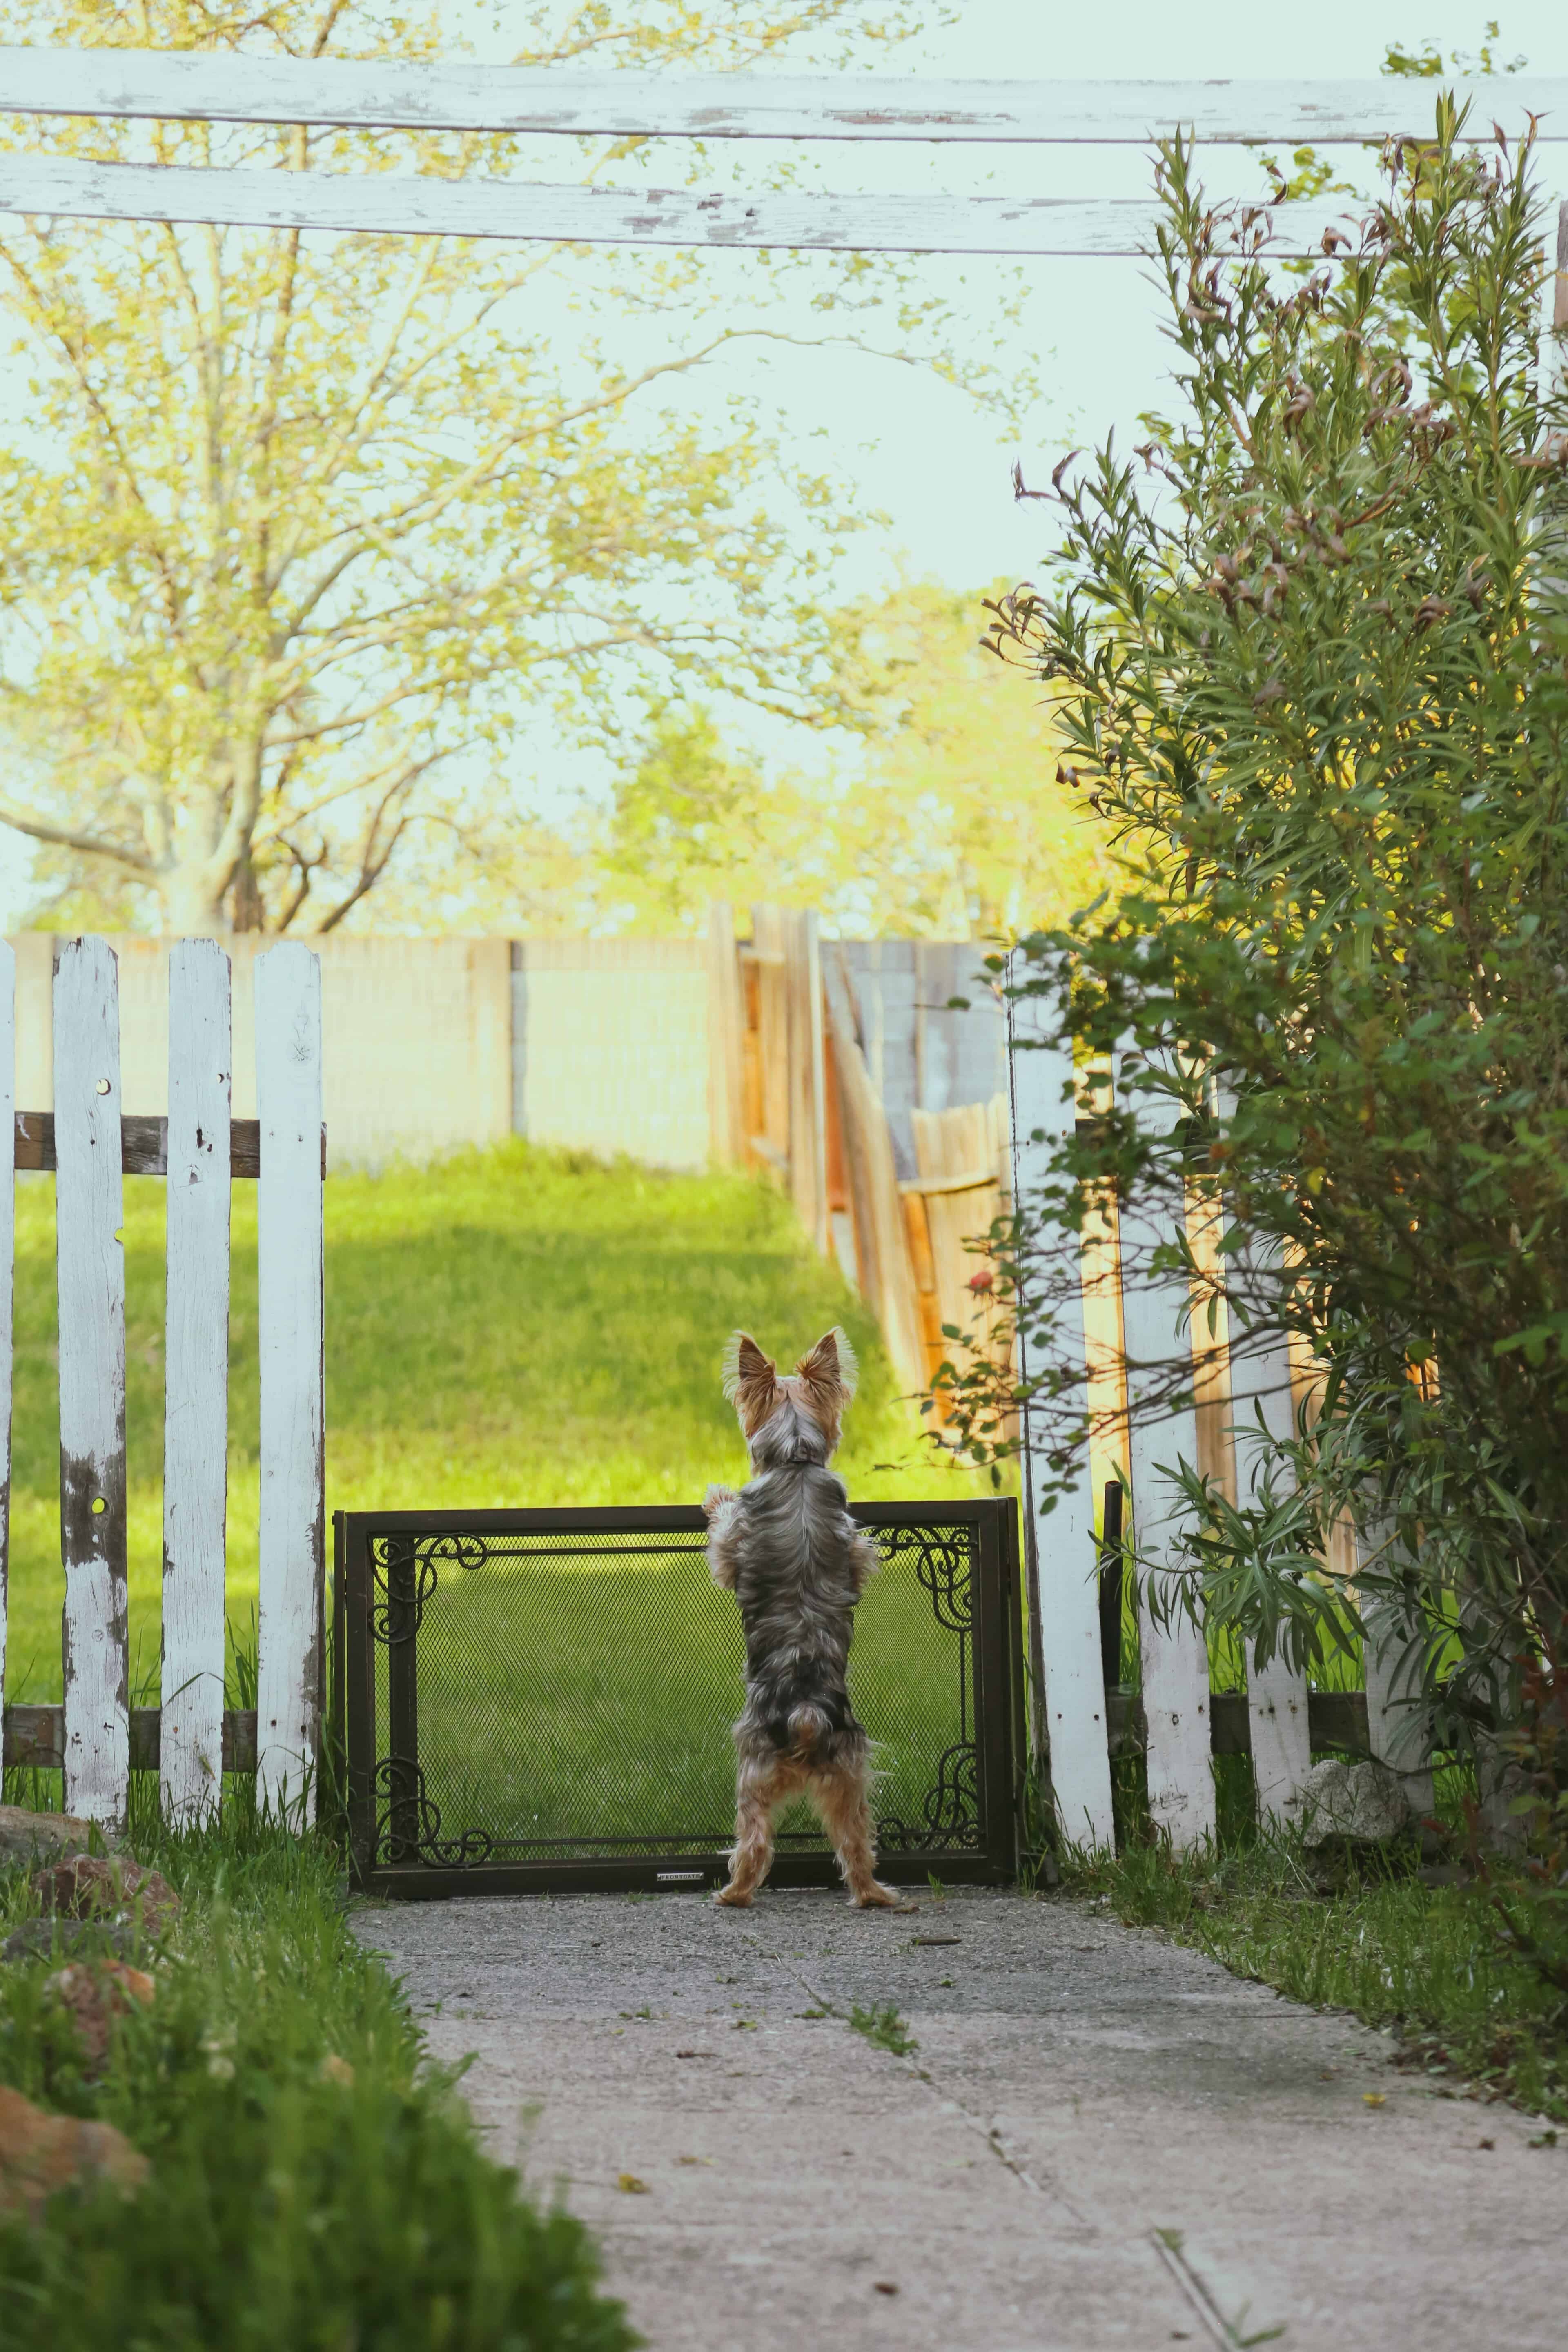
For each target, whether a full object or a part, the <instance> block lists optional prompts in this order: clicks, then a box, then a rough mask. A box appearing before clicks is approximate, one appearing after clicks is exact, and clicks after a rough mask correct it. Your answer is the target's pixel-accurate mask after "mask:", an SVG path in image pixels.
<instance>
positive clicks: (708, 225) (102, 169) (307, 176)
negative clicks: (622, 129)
mask: <svg viewBox="0 0 1568 2352" xmlns="http://www.w3.org/2000/svg"><path fill="white" fill-rule="evenodd" d="M1265 201H1266V199H1265V195H1264V193H1263V192H1262V191H1260V192H1259V194H1258V202H1257V206H1256V207H1255V209H1256V210H1257V211H1258V215H1259V216H1260V217H1261V215H1262V213H1263V208H1264V205H1265ZM0 213H22V214H48V215H54V216H56V217H58V218H61V219H75V220H125V221H137V220H145V221H164V222H168V223H171V224H173V225H174V226H193V227H195V226H201V225H203V224H206V223H217V224H222V225H226V226H233V227H243V228H300V229H323V230H330V231H337V232H348V231H357V232H359V233H361V234H363V235H366V236H461V237H500V238H507V239H513V240H517V241H520V242H522V243H525V244H547V245H668V246H679V247H695V246H712V247H737V248H741V249H748V250H750V249H755V250H766V249H769V248H776V249H793V250H803V251H822V252H839V253H856V252H863V253H870V252H876V253H972V254H986V253H989V254H999V255H1009V254H1010V255H1014V256H1016V257H1025V256H1041V257H1043V256H1050V255H1056V256H1059V257H1073V256H1081V257H1093V256H1096V255H1099V256H1100V257H1104V258H1106V259H1116V258H1118V257H1121V258H1131V257H1135V256H1137V255H1139V254H1143V253H1147V252H1149V251H1151V250H1152V247H1153V244H1154V232H1155V229H1156V227H1157V226H1159V224H1160V223H1161V222H1162V221H1163V218H1164V215H1163V211H1162V210H1161V207H1160V206H1159V205H1157V204H1155V203H1153V202H1152V201H1151V200H1150V199H1149V198H1148V197H1143V196H1134V197H1125V198H1124V197H1118V196H1018V197H1011V196H963V195H948V194H930V195H927V194H917V195H903V194H846V195H829V194H817V193H816V192H813V191H801V190H794V189H780V190H775V191H770V192H768V193H766V194H759V195H754V196H747V195H731V194H712V193H705V192H703V191H702V190H700V189H696V188H604V187H592V186H581V185H566V186H561V187H550V186H541V185H538V184H534V183H531V182H530V181H526V180H442V179H437V178H418V177H416V176H414V175H413V174H411V173H392V172H389V173H367V174H364V175H363V176H361V175H350V174H349V173H329V172H265V171H222V170H201V169H190V168H187V167H185V166H184V165H180V164H158V163H79V162H76V161H65V160H61V159H59V158H58V157H55V156H40V155H18V154H0ZM1350 218H1351V216H1350V215H1347V213H1346V210H1345V207H1344V205H1342V204H1339V205H1336V204H1334V203H1332V202H1330V201H1321V202H1316V203H1314V202H1309V201H1305V200H1303V201H1300V202H1298V203H1293V204H1281V205H1273V206H1271V207H1269V208H1268V219H1269V221H1270V223H1271V225H1272V230H1273V239H1272V245H1271V248H1270V249H1271V250H1272V251H1274V252H1276V253H1278V254H1279V255H1281V256H1283V257H1290V256H1300V255H1304V254H1308V253H1312V252H1316V251H1318V250H1320V249H1321V241H1322V238H1323V236H1324V235H1325V234H1326V232H1327V231H1329V230H1330V229H1335V230H1338V231H1339V232H1340V233H1341V234H1345V233H1346V228H1347V221H1349V220H1350Z"/></svg>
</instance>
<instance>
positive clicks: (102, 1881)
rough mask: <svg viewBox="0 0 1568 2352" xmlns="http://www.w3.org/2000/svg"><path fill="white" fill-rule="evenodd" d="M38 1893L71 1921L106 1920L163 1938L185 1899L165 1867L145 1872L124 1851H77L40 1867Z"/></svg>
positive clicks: (47, 1907) (47, 1906)
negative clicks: (170, 1879) (45, 1867)
mask: <svg viewBox="0 0 1568 2352" xmlns="http://www.w3.org/2000/svg"><path fill="white" fill-rule="evenodd" d="M33 1892H34V1894H35V1895H37V1898H38V1901H39V1903H40V1904H41V1905H42V1906H43V1908H44V1909H45V1910H46V1911H51V1912H56V1913H58V1915H59V1916H61V1917H62V1918H67V1919H104V1920H113V1921H116V1922H121V1923H123V1924H125V1925H127V1926H131V1927H140V1928H141V1929H142V1933H143V1934H144V1935H148V1936H152V1937H158V1936H162V1935H163V1933H164V1932H165V1931H166V1929H167V1928H169V1927H171V1926H172V1925H173V1924H174V1919H175V1918H176V1917H177V1916H178V1914H179V1908H180V1898H179V1896H178V1895H176V1894H175V1892H174V1888H173V1887H172V1886H171V1885H170V1884H169V1882H168V1880H167V1879H166V1878H165V1877H164V1875H163V1872H162V1871H161V1870H142V1868H140V1867H139V1865H138V1864H135V1863H133V1862H126V1861H124V1860H122V1859H121V1856H120V1855H119V1854H95V1853H73V1854H68V1856H67V1857H66V1859H65V1860H64V1861H63V1862H57V1863H55V1864H53V1865H52V1866H51V1867H50V1868H49V1869H47V1870H41V1871H39V1873H38V1874H37V1877H36V1878H35V1879H34V1881H33Z"/></svg>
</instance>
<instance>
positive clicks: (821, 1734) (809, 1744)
mask: <svg viewBox="0 0 1568 2352" xmlns="http://www.w3.org/2000/svg"><path fill="white" fill-rule="evenodd" d="M833 1727H834V1725H833V1718H832V1717H831V1716H830V1715H829V1714H828V1712H827V1709H826V1707H824V1706H817V1705H816V1702H815V1700H813V1699H802V1700H801V1701H800V1702H799V1703H798V1705H796V1706H792V1707H791V1709H790V1711H789V1744H790V1749H791V1752H792V1754H794V1755H795V1756H798V1757H799V1758H800V1759H801V1760H802V1762H803V1763H809V1762H810V1760H811V1759H812V1758H813V1757H814V1756H815V1755H816V1751H817V1749H818V1748H819V1747H820V1746H821V1745H822V1742H823V1741H824V1740H825V1739H826V1738H827V1736H828V1734H829V1733H830V1732H831V1731H832V1729H833Z"/></svg>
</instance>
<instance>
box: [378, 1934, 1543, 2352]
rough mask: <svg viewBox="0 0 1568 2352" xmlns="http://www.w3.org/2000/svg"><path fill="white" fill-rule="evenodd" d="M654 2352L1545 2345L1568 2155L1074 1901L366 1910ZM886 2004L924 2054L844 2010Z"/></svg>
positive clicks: (482, 2113) (436, 2030) (1369, 2038)
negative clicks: (873, 1907)
mask: <svg viewBox="0 0 1568 2352" xmlns="http://www.w3.org/2000/svg"><path fill="white" fill-rule="evenodd" d="M355 1924H356V1927H357V1929H358V1932H359V1933H360V1935H361V1937H363V1940H364V1941H365V1942H366V1943H367V1944H368V1945H370V1946H371V1947H372V1948H374V1949H375V1950H377V1951H380V1952H383V1953H384V1954H385V1955H386V1958H387V1959H388V1961H389V1963H390V1965H391V1967H392V1969H394V1971H395V1973H396V1974H398V1975H400V1976H401V1977H403V1979H405V1984H406V1988H407V1992H408V1996H409V1999H410V2000H411V2002H412V2004H413V2006H414V2008H415V2010H416V2013H418V2014H419V2016H420V2019H421V2022H422V2023H423V2025H424V2028H425V2031H426V2036H427V2039H428V2044H429V2047H430V2050H431V2052H432V2053H433V2055H435V2056H437V2057H438V2058H441V2059H456V2058H458V2057H460V2056H462V2055H463V2054H464V2053H466V2052H470V2051H471V2052H474V2053H477V2057H476V2061H475V2063H474V2065H473V2067H472V2070H471V2072H470V2073H469V2074H468V2078H467V2090H468V2096H469V2098H470V2100H471V2103H472V2105H473V2107H474V2110H475V2113H476V2115H477V2116H479V2120H480V2122H481V2124H482V2125H483V2126H484V2127H485V2129H486V2131H487V2132H488V2134H489V2137H490V2138H491V2141H492V2145H493V2146H494V2148H495V2151H496V2153H497V2154H498V2155H499V2156H501V2157H503V2158H506V2159H507V2160H508V2161H511V2162H515V2163H518V2164H519V2165H521V2168H522V2169H523V2171H524V2173H525V2175H526V2177H527V2179H528V2180H529V2182H530V2184H531V2187H532V2189H534V2191H535V2192H536V2193H537V2194H539V2195H542V2196H545V2197H548V2196H549V2195H551V2194H552V2193H553V2192H557V2191H558V2192H559V2193H560V2195H561V2196H562V2197H563V2199H564V2200H565V2202H566V2203H567V2204H568V2205H569V2206H570V2207H571V2208H572V2210H574V2212H576V2213H578V2214H580V2215H581V2216H582V2217H583V2219H584V2221H587V2222H588V2223H590V2224H591V2226H592V2227H593V2229H594V2230H595V2231H596V2232H597V2234H598V2236H599V2238H600V2239H601V2241H602V2242H603V2244H604V2247H605V2256H606V2261H607V2265H608V2271H609V2277H610V2283H611V2284H612V2286H613V2287H614V2289H615V2291H616V2293H617V2294H621V2295H623V2296H624V2297H625V2298H626V2302H627V2304H628V2305H629V2307H630V2310H631V2315H632V2317H633V2319H634V2321H635V2322H636V2324H637V2326H638V2327H639V2328H640V2329H641V2330H642V2332H643V2334H644V2336H646V2337H647V2341H648V2343H649V2345H650V2346H652V2347H655V2352H808V2347H809V2352H823V2347H831V2352H861V2347H866V2352H873V2347H875V2348H876V2352H880V2347H889V2352H892V2347H897V2352H928V2347H929V2352H1047V2348H1048V2352H1100V2347H1121V2346H1135V2347H1155V2346H1165V2345H1170V2344H1173V2343H1181V2342H1187V2343H1192V2344H1195V2345H1198V2346H1209V2345H1214V2344H1219V2345H1228V2346H1237V2345H1242V2344H1246V2343H1247V2342H1249V2341H1256V2340H1258V2338H1259V2337H1260V2336H1262V2335H1263V2334H1264V2333H1265V2331H1269V2330H1282V2331H1283V2334H1282V2336H1280V2337H1279V2339H1278V2340H1279V2341H1280V2342H1281V2344H1282V2346H1283V2347H1284V2352H1309V2347H1312V2348H1313V2352H1316V2347H1321V2352H1359V2347H1366V2352H1404V2347H1413V2352H1415V2347H1419V2352H1428V2348H1429V2347H1442V2352H1496V2348H1497V2347H1508V2352H1532V2347H1542V2352H1545V2347H1548V2346H1550V2347H1552V2352H1556V2347H1560V2346H1561V2344H1562V2342H1563V2305H1562V2294H1561V2278H1562V2262H1563V2227H1564V2222H1565V2221H1568V2135H1564V2138H1563V2145H1561V2146H1558V2147H1531V2145H1530V2142H1531V2139H1532V2138H1535V2137H1538V2135H1539V2133H1540V2126H1538V2125H1535V2124H1531V2122H1530V2121H1528V2120H1527V2119H1526V2118H1525V2117H1523V2116H1519V2115H1517V2114H1515V2113H1514V2112H1513V2110H1512V2109H1510V2108H1508V2107H1505V2106H1501V2105H1482V2104H1478V2103H1477V2102H1475V2101H1473V2100H1470V2099H1467V2098H1463V2097H1460V2098H1456V2097H1454V2096H1452V2095H1444V2088H1445V2086H1439V2085H1437V2084H1431V2083H1428V2082H1426V2081H1425V2080H1423V2079H1421V2078H1418V2077H1414V2076H1412V2075H1409V2074H1404V2073H1400V2072H1396V2071H1395V2070H1394V2069H1393V2068H1392V2067H1391V2066H1390V2065H1389V2063H1388V2061H1389V2056H1390V2053H1391V2050H1392V2044H1391V2042H1389V2041H1388V2040H1387V2039H1386V2038H1385V2037H1384V2036H1381V2035H1378V2034H1375V2033H1372V2032H1367V2031H1366V2030H1365V2029H1363V2028H1362V2027H1360V2026H1358V2025H1355V2024H1353V2023H1351V2022H1348V2021H1346V2020H1345V2019H1343V2018H1342V2017H1329V2016H1319V2015H1317V2014H1316V2013H1314V2012H1312V2011H1308V2010H1303V2009H1298V2008H1296V2007H1294V2006H1293V2005H1292V2004H1290V2003H1289V2002H1288V2001H1285V2000H1280V1999H1279V1997H1278V1996H1277V1995H1275V1994H1274V1993H1272V1992H1268V1991H1267V1990H1264V1989H1262V1988H1261V1987H1259V1986H1257V1985H1248V1984H1242V1983H1239V1982H1238V1981H1237V1979H1235V1978H1233V1977H1229V1976H1226V1974H1225V1973H1224V1972H1223V1970H1221V1969H1218V1968H1215V1967H1214V1966H1213V1965H1211V1964H1210V1963H1209V1962H1208V1961H1206V1960H1204V1959H1203V1958H1199V1957H1198V1956H1197V1955H1196V1954H1194V1953H1193V1952H1189V1951H1184V1950H1181V1949H1179V1948H1176V1947H1175V1946H1173V1945H1171V1944H1168V1943H1166V1942H1165V1941H1163V1939H1162V1938H1161V1937H1157V1936H1155V1935H1152V1934H1143V1933H1139V1932H1137V1931H1133V1930H1130V1929H1127V1928H1124V1927H1121V1926H1120V1925H1118V1924H1117V1923H1115V1922H1114V1921H1112V1920H1110V1918H1108V1917H1106V1916H1103V1915H1102V1914H1100V1913H1098V1912H1096V1911H1095V1910H1093V1909H1090V1908H1088V1907H1086V1906H1083V1905H1082V1904H1079V1903H1076V1902H1069V1901H1066V1900H1063V1899H1060V1898H1047V1899H1046V1900H1043V1901H1036V1900H1031V1899H1029V1898H1026V1897H1023V1896H1018V1895H999V1894H991V1893H981V1892H969V1891H957V1892H954V1893H953V1894H952V1895H951V1896H950V1897H949V1899H948V1900H947V1901H946V1902H945V1903H943V1904H935V1903H933V1902H932V1901H931V1898H930V1897H929V1896H924V1897H922V1898H921V1907H920V1910H919V1913H918V1915H917V1916H909V1915H907V1914H905V1915H898V1916H894V1915H890V1914H887V1913H881V1914H878V1913H856V1912H852V1911H850V1910H849V1909H847V1906H845V1905H844V1904H843V1903H842V1902H841V1901H840V1900H839V1899H838V1898H837V1897H833V1896H828V1895H819V1894H802V1893H766V1894H764V1895H763V1897H762V1898H761V1900H760V1901H759V1903H758V1905H757V1906H756V1907H755V1909H754V1910H752V1912H750V1913H746V1912H722V1911H718V1910H715V1909H714V1908H713V1907H712V1906H710V1904H709V1903H708V1902H707V1901H706V1900H704V1899H702V1898H700V1897H699V1896H696V1895H690V1896H686V1895H669V1896H659V1897H653V1898H639V1897H636V1896H633V1897H626V1896H616V1895H602V1896H581V1897H573V1898H571V1899H570V1900H557V1901H542V1900H536V1901H520V1902H510V1903H509V1902H499V1901H468V1902H457V1903H449V1904H440V1905H437V1904H431V1905H409V1906H400V1907H396V1908H376V1909H365V1910H362V1911H361V1912H359V1913H358V1914H356V1919H355ZM857 2004H858V2005H859V2006H860V2007H861V2008H862V2009H865V2010H876V2011H883V2010H885V2009H886V2008H888V2007H889V2006H891V2007H893V2008H895V2009H896V2010H897V2011H899V2012H900V2014H901V2015H902V2017H903V2018H905V2019H906V2020H907V2021H908V2026H909V2031H910V2033H912V2034H913V2035H914V2037H915V2038H916V2040H917V2042H918V2043H919V2047H918V2050H916V2051H915V2052H914V2053H911V2054H910V2055H907V2056H901V2057H900V2056H896V2055H894V2054H892V2053H889V2051H888V2050H886V2049H882V2048H879V2047H877V2046H876V2045H875V2044H874V2043H872V2042H869V2041H868V2040H867V2039H866V2038H865V2037H864V2036H863V2035H862V2034H861V2033H858V2032H855V2031H854V2030H853V2029H852V2027H851V2026H850V2024H849V2023H848V2021H847V2020H848V2018H849V2015H850V2012H851V2011H852V2010H853V2009H854V2008H855V2007H856V2005H857Z"/></svg>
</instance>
